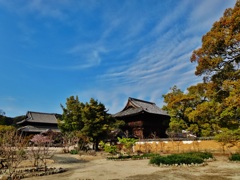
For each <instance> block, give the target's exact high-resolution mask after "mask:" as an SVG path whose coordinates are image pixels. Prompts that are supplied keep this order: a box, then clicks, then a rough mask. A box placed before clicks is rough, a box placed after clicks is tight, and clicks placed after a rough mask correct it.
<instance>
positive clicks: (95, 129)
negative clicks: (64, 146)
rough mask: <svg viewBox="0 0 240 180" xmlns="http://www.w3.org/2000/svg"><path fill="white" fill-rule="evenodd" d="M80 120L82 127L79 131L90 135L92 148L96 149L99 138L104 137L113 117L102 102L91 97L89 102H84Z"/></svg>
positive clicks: (112, 121)
mask: <svg viewBox="0 0 240 180" xmlns="http://www.w3.org/2000/svg"><path fill="white" fill-rule="evenodd" d="M82 121H83V123H84V127H83V128H82V130H81V132H82V133H83V134H84V135H86V136H88V137H90V140H92V142H93V143H94V146H93V149H95V150H98V144H99V142H100V140H103V139H104V138H106V136H107V134H108V133H109V131H111V129H112V127H113V125H114V123H115V119H114V118H113V117H112V116H110V115H109V114H108V113H107V110H106V108H105V106H104V104H102V103H101V102H98V101H97V100H94V99H93V98H91V99H90V102H89V103H86V104H85V106H84V108H83V111H82Z"/></svg>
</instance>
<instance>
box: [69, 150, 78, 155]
mask: <svg viewBox="0 0 240 180" xmlns="http://www.w3.org/2000/svg"><path fill="white" fill-rule="evenodd" d="M70 154H78V150H76V149H72V150H71V151H70Z"/></svg>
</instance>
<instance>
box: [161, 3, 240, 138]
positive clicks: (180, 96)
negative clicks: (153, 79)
mask: <svg viewBox="0 0 240 180" xmlns="http://www.w3.org/2000/svg"><path fill="white" fill-rule="evenodd" d="M239 15H240V0H237V1H236V5H235V7H234V8H233V9H231V8H229V9H226V11H225V13H224V15H223V17H222V18H221V19H220V20H219V21H217V22H215V23H214V24H213V27H212V28H211V30H210V31H209V32H208V33H207V34H206V35H204V36H203V38H202V46H201V47H200V48H199V49H197V50H195V51H193V53H192V56H191V62H196V63H197V67H196V71H195V75H197V76H203V83H199V84H197V85H193V86H191V87H189V88H188V89H187V90H188V91H187V92H186V93H183V92H182V91H181V90H180V89H177V88H176V87H175V86H174V87H173V88H172V91H171V92H170V93H168V94H166V95H164V96H163V97H164V102H165V103H166V105H165V106H164V107H163V108H164V109H165V110H167V111H168V113H169V114H170V116H171V122H170V128H172V130H174V129H173V127H174V128H180V129H181V128H187V129H188V130H190V131H193V132H195V133H196V134H197V135H199V136H211V135H215V134H217V133H218V132H219V129H220V128H228V129H237V128H239V125H240V104H239V103H240V99H239V98H240V90H239V89H240V85H239V84H240V69H239V67H240V49H239V48H240V18H239Z"/></svg>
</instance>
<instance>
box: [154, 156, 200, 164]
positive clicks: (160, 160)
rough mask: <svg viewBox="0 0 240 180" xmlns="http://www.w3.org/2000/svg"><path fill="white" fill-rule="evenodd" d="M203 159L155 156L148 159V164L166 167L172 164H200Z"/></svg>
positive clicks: (197, 157)
mask: <svg viewBox="0 0 240 180" xmlns="http://www.w3.org/2000/svg"><path fill="white" fill-rule="evenodd" d="M203 162H204V160H203V158H201V157H199V156H195V155H191V154H187V153H186V154H172V155H169V156H155V157H152V158H151V159H150V164H156V165H158V166H159V165H160V164H166V165H173V164H178V165H180V164H192V163H193V164H201V163H203Z"/></svg>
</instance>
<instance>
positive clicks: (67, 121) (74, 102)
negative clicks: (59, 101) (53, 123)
mask: <svg viewBox="0 0 240 180" xmlns="http://www.w3.org/2000/svg"><path fill="white" fill-rule="evenodd" d="M61 107H62V110H63V114H62V118H61V121H59V124H58V126H59V128H60V129H61V131H62V132H73V131H78V130H81V129H82V128H83V126H84V124H83V121H82V109H83V107H84V104H83V103H81V102H80V101H79V99H78V96H76V97H74V96H70V97H69V98H67V102H66V107H64V106H63V105H61Z"/></svg>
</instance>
